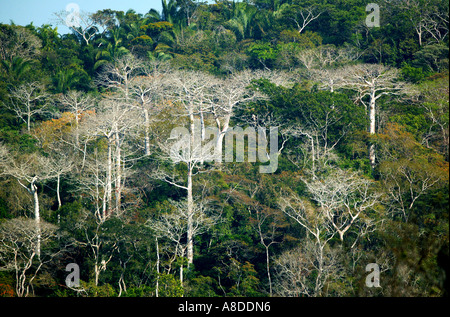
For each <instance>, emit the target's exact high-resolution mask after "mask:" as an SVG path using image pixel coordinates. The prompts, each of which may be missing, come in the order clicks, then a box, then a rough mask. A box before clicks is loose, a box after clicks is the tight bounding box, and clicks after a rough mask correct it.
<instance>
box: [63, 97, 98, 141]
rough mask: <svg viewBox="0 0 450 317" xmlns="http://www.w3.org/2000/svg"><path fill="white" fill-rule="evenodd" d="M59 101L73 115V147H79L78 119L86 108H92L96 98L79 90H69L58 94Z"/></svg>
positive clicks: (84, 112) (79, 119)
mask: <svg viewBox="0 0 450 317" xmlns="http://www.w3.org/2000/svg"><path fill="white" fill-rule="evenodd" d="M59 102H60V103H61V105H62V106H63V108H64V109H65V110H66V111H68V112H70V113H72V114H73V115H74V117H75V131H74V133H75V147H76V148H77V149H79V148H80V133H79V130H80V121H81V119H82V117H83V115H85V114H86V112H87V111H88V110H91V109H93V108H94V106H95V103H96V100H95V99H94V98H93V97H91V96H90V95H87V94H85V93H83V92H81V91H77V90H71V91H69V92H67V93H66V94H62V95H61V96H60V99H59Z"/></svg>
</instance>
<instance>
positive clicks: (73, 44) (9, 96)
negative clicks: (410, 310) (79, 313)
mask: <svg viewBox="0 0 450 317" xmlns="http://www.w3.org/2000/svg"><path fill="white" fill-rule="evenodd" d="M370 2H372V1H365V0H350V1H349V0H346V1H340V0H321V1H309V0H248V1H242V2H237V1H226V0H217V1H216V3H213V4H208V3H202V2H199V1H192V0H169V1H166V0H162V7H163V9H162V12H158V11H156V10H154V9H150V10H149V11H148V13H146V14H139V13H136V12H135V11H133V10H131V9H130V10H129V11H127V12H119V11H113V10H102V11H98V12H95V13H91V14H87V13H83V14H84V16H83V19H82V23H81V25H78V26H74V27H73V30H72V33H71V34H63V35H61V34H58V30H57V26H52V25H42V26H35V25H33V24H32V23H30V24H29V25H27V26H19V25H14V24H11V25H6V24H0V78H1V80H0V184H1V186H0V269H1V270H0V296H44V297H47V296H49V297H58V296H129V297H135V296H161V297H162V296H445V295H448V274H449V273H448V252H449V218H448V216H449V209H448V207H449V206H448V194H449V193H448V190H449V188H448V187H449V186H448V177H449V154H448V150H449V130H448V123H449V122H448V121H449V84H448V52H449V42H448V28H449V22H448V14H449V11H448V10H449V5H448V3H447V1H442V0H417V1H407V2H405V1H387V0H386V1H381V2H379V7H380V26H379V27H368V26H367V25H366V23H365V20H366V16H367V14H369V13H368V12H366V10H365V8H366V5H367V4H368V3H370ZM56 15H57V16H58V17H59V19H60V20H61V23H64V19H65V15H64V13H57V14H56ZM205 125H207V126H212V127H215V128H217V129H218V130H219V131H220V132H221V133H219V134H225V132H227V131H230V130H231V128H232V127H235V126H241V127H243V128H244V129H245V128H254V129H255V131H257V132H259V133H261V132H260V131H262V130H261V129H262V128H267V141H268V140H269V130H268V129H269V127H277V128H278V130H277V132H276V133H278V134H277V137H278V144H276V145H277V146H278V148H277V149H278V150H279V152H278V153H275V156H276V157H277V159H278V161H277V162H278V164H277V169H276V171H275V172H273V173H260V171H261V169H260V167H261V166H262V165H267V163H266V161H267V160H268V159H267V158H268V157H269V154H268V153H267V152H266V150H265V149H264V153H265V154H267V157H264V155H260V153H258V155H255V156H256V158H255V159H254V160H251V159H250V152H249V153H247V154H245V156H244V159H243V161H244V162H239V160H238V159H237V157H236V159H235V160H234V161H233V162H229V161H228V160H224V161H223V162H219V161H218V160H211V159H208V158H207V157H206V156H205V157H197V156H196V155H198V153H194V154H192V153H191V154H189V153H188V154H186V153H185V152H183V151H186V149H187V151H191V150H192V152H195V150H194V149H193V148H194V143H193V142H194V141H193V138H191V139H189V138H188V139H180V140H181V142H178V143H175V145H174V143H173V139H176V138H177V137H178V135H175V133H172V132H173V131H175V130H176V129H175V130H173V129H174V128H176V127H178V128H180V127H184V129H186V130H187V131H189V133H191V135H193V134H194V131H197V130H201V132H204V131H205V130H204V129H203V127H204V126H205ZM196 129H197V130H196ZM176 131H181V130H176ZM183 131H185V130H183ZM264 131H265V130H264ZM227 135H228V134H227ZM196 136H197V137H201V138H202V140H204V138H203V137H202V136H200V135H196ZM245 140H247V141H246V142H245V144H246V146H245V149H247V150H249V149H250V141H251V135H249V136H247V138H245ZM223 141H224V144H223V145H226V142H227V141H226V140H223ZM258 142H259V141H258ZM270 142H273V141H272V139H271V140H270ZM182 143H184V145H183V144H182ZM186 144H187V145H188V146H187V148H186ZM218 144H220V148H222V143H218ZM189 145H190V146H189ZM241 145H242V146H244V145H243V144H239V141H238V140H236V144H235V145H232V147H233V148H234V149H235V150H236V152H237V151H238V150H237V149H238V146H241ZM258 145H259V143H258ZM173 146H178V147H177V148H176V151H175V152H176V154H174V151H173V149H174V148H173ZM270 146H271V145H268V147H267V151H268V149H269V148H270ZM259 150H260V149H258V151H259ZM247 152H248V151H247ZM202 155H204V153H202ZM275 156H272V153H271V154H270V160H271V161H272V160H274V159H275ZM70 263H75V264H77V265H78V267H79V269H80V274H79V276H80V279H81V281H80V283H79V285H71V284H70V283H69V284H67V283H66V277H67V276H68V275H69V273H70V272H69V271H66V267H67V265H68V264H70ZM370 263H376V264H377V265H378V266H379V269H380V275H379V276H380V287H369V286H368V285H367V283H366V277H367V276H368V274H369V273H370V272H368V271H366V266H367V265H368V264H370Z"/></svg>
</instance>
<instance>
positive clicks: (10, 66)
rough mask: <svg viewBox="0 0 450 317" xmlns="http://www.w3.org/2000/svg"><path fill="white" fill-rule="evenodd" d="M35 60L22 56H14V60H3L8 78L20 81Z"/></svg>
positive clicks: (2, 64)
mask: <svg viewBox="0 0 450 317" xmlns="http://www.w3.org/2000/svg"><path fill="white" fill-rule="evenodd" d="M32 64H33V62H32V61H30V60H25V59H23V58H22V57H19V56H16V57H13V59H12V61H8V60H2V61H1V66H2V68H3V69H4V70H5V72H6V74H7V75H8V78H12V79H13V80H16V81H20V80H21V79H22V77H23V75H24V74H26V72H27V71H28V70H29V69H30V67H31V66H32Z"/></svg>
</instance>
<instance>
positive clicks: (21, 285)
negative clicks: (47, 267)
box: [0, 218, 64, 297]
mask: <svg viewBox="0 0 450 317" xmlns="http://www.w3.org/2000/svg"><path fill="white" fill-rule="evenodd" d="M56 230H57V228H56V226H54V225H52V224H50V223H47V222H45V221H42V222H41V223H40V224H39V225H37V224H36V222H35V221H34V220H32V219H26V218H14V219H10V220H7V221H5V222H2V223H1V224H0V265H1V266H0V269H2V270H8V271H9V270H12V271H14V272H15V279H16V287H15V290H16V294H17V296H19V297H26V296H28V295H29V293H30V290H31V289H32V287H33V281H34V279H35V278H36V276H37V274H38V273H39V271H40V270H41V268H42V266H43V265H44V264H46V263H48V262H50V261H51V260H52V259H54V258H55V257H56V256H57V255H59V254H60V253H62V252H64V249H60V250H57V251H52V250H51V249H50V248H49V247H48V243H49V242H50V241H51V240H52V239H53V238H56ZM38 235H39V237H38ZM38 243H39V246H38ZM41 246H42V248H43V250H42V252H40V248H41ZM38 250H39V253H38Z"/></svg>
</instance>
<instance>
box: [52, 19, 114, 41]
mask: <svg viewBox="0 0 450 317" xmlns="http://www.w3.org/2000/svg"><path fill="white" fill-rule="evenodd" d="M55 16H56V19H57V23H58V24H60V25H65V26H67V27H68V28H69V29H71V30H72V31H73V32H74V33H75V34H77V35H79V36H81V37H82V38H83V40H84V41H85V42H86V45H89V42H90V41H91V40H92V39H93V38H94V36H95V35H96V34H99V33H101V32H100V31H101V27H102V25H101V23H99V22H100V21H99V20H98V19H97V18H96V17H95V15H94V14H93V13H88V12H83V11H79V12H70V11H68V10H64V11H60V12H56V13H55ZM104 27H105V25H103V28H104ZM105 30H106V29H104V30H103V32H104V31H105Z"/></svg>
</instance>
